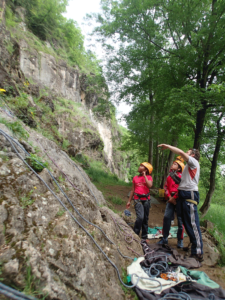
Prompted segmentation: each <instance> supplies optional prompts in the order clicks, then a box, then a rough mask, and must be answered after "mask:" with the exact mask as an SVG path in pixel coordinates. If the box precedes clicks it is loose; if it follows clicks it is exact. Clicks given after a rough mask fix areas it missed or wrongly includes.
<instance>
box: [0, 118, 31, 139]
mask: <svg viewBox="0 0 225 300" xmlns="http://www.w3.org/2000/svg"><path fill="white" fill-rule="evenodd" d="M0 123H2V124H5V126H6V127H7V128H9V129H10V130H11V131H12V132H13V133H14V134H15V135H16V136H18V137H21V138H28V137H29V134H28V132H27V131H26V130H25V129H24V128H23V126H22V125H21V124H20V122H18V121H16V122H9V121H7V120H5V119H3V118H1V117H0Z"/></svg>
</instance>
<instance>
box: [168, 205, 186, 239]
mask: <svg viewBox="0 0 225 300" xmlns="http://www.w3.org/2000/svg"><path fill="white" fill-rule="evenodd" d="M175 209H176V211H177V223H178V231H177V239H178V240H183V238H184V226H183V222H182V210H181V201H179V200H178V201H177V204H176V205H174V204H172V203H169V202H167V204H166V210H165V214H164V218H163V238H164V239H167V238H168V236H169V232H170V227H171V221H172V220H173V219H174V212H175Z"/></svg>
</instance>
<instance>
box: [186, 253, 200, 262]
mask: <svg viewBox="0 0 225 300" xmlns="http://www.w3.org/2000/svg"><path fill="white" fill-rule="evenodd" d="M189 257H190V258H195V259H196V260H197V261H199V262H202V261H203V260H204V257H203V255H202V254H191V255H190V256H189Z"/></svg>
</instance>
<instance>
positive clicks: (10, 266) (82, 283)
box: [0, 125, 141, 300]
mask: <svg viewBox="0 0 225 300" xmlns="http://www.w3.org/2000/svg"><path fill="white" fill-rule="evenodd" d="M0 129H5V128H4V126H3V125H0ZM8 133H9V132H8ZM28 142H29V145H30V144H31V145H32V149H37V147H38V148H39V155H40V156H41V157H42V159H44V160H45V161H46V160H47V161H48V163H49V167H50V168H51V173H52V174H53V176H54V178H56V179H57V180H58V183H59V186H60V187H61V188H62V189H63V191H64V192H65V193H66V195H67V197H68V198H69V200H70V203H69V202H68V201H67V199H66V197H65V196H64V194H63V192H62V191H60V189H59V188H58V187H57V186H56V184H55V183H54V180H53V178H52V177H51V176H50V174H49V172H48V171H47V169H43V170H42V171H41V172H39V173H38V175H39V178H38V177H37V176H36V175H35V174H34V173H33V172H32V171H31V170H29V169H28V167H27V166H25V165H24V162H23V161H22V160H21V159H20V158H19V157H18V156H16V157H12V158H10V157H8V158H7V159H5V157H7V154H8V153H12V151H13V149H12V147H11V146H10V143H9V142H8V141H7V139H6V138H5V137H2V135H0V151H1V152H0V156H1V157H3V158H2V159H1V160H0V170H4V172H3V173H2V174H0V191H1V193H0V228H2V229H3V230H2V231H1V232H2V234H1V235H0V261H1V262H2V270H3V273H2V274H3V276H4V278H7V279H5V281H4V282H5V283H6V284H13V285H15V286H17V287H18V288H21V289H23V287H24V284H25V282H26V276H27V275H26V274H27V268H30V271H31V272H32V276H33V278H34V279H33V285H34V286H35V288H36V289H37V290H38V291H41V292H42V293H43V295H46V294H48V299H52V300H53V299H58V300H72V299H73V300H74V299H88V300H92V299H93V300H94V299H96V300H103V299H104V300H105V299H113V300H114V299H118V300H120V299H121V300H122V299H126V296H125V294H124V292H123V290H122V288H121V285H120V282H119V280H118V276H117V273H116V270H115V269H114V267H113V266H112V265H111V264H110V263H109V261H108V260H107V259H106V258H105V256H104V254H103V253H102V252H101V251H100V250H99V248H98V247H97V246H96V245H95V244H94V242H93V239H94V240H95V241H96V242H97V243H98V245H99V246H100V247H101V249H102V251H104V253H105V255H107V257H108V258H109V259H110V260H111V261H112V262H113V263H114V264H115V265H116V266H117V267H118V270H119V272H120V274H121V273H122V268H124V269H125V268H126V266H127V265H128V264H130V260H127V259H124V258H123V257H122V256H121V255H120V254H119V252H118V250H117V247H119V249H120V251H121V252H122V253H123V255H126V256H131V257H132V256H133V254H132V252H131V251H130V250H127V244H126V242H125V240H124V238H123V237H122V236H120V234H119V233H118V232H117V231H116V227H115V224H114V221H113V218H116V219H118V220H119V222H122V223H123V224H124V225H126V223H125V222H124V221H123V220H122V219H121V218H120V217H119V216H118V215H116V214H115V213H114V212H112V211H111V210H110V209H109V208H107V207H106V206H105V205H106V202H105V199H104V197H103V196H102V193H101V192H100V191H98V190H97V188H96V187H95V186H94V185H93V184H92V183H91V181H90V179H89V178H88V176H87V174H86V173H85V172H84V171H83V170H82V168H81V167H80V166H77V167H79V170H78V168H76V167H75V165H74V162H73V161H72V160H71V159H70V158H69V157H68V156H67V154H66V153H65V152H63V151H61V150H60V149H59V148H58V146H57V145H56V144H55V143H54V142H52V141H50V140H48V139H47V138H45V137H43V136H41V135H40V134H37V133H36V132H35V131H34V130H30V135H29V139H28V141H27V143H28ZM23 144H24V143H23ZM40 145H41V146H40ZM6 148H7V151H6ZM14 152H15V151H14ZM20 153H21V151H20ZM3 154H4V155H3ZM42 180H43V181H44V182H45V183H46V185H47V186H48V187H47V186H46V185H45V184H44V183H43V182H42ZM49 189H50V190H49ZM90 189H91V190H90ZM56 197H57V198H58V199H57V198H56ZM96 200H97V201H96ZM59 201H61V203H60V202H59ZM97 202H98V203H97ZM62 204H63V205H64V207H63V206H62ZM74 208H75V209H76V211H75V210H74ZM81 216H83V217H84V218H85V219H86V220H87V221H85V220H84V219H82V217H81ZM78 222H79V223H78ZM95 226H99V227H100V228H101V230H102V231H103V232H104V233H105V234H106V235H107V237H108V238H106V237H105V235H104V234H103V233H102V231H101V230H99V229H98V228H97V227H95ZM84 229H85V230H86V231H87V232H89V235H88V234H87V233H86V232H85V231H84ZM129 230H130V233H131V232H132V229H131V228H130V229H128V231H129ZM136 238H137V239H138V237H136ZM108 239H110V241H111V242H110V241H109V240H108ZM112 242H113V244H112ZM129 247H132V248H133V249H134V251H136V252H139V253H141V246H140V244H138V243H137V242H135V241H133V242H132V244H131V245H130V244H129Z"/></svg>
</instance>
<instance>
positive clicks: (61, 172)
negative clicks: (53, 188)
mask: <svg viewBox="0 0 225 300" xmlns="http://www.w3.org/2000/svg"><path fill="white" fill-rule="evenodd" d="M36 141H37V142H38V144H39V145H40V146H41V148H42V149H43V151H44V153H45V154H46V155H47V157H48V158H49V159H50V160H51V161H52V162H53V164H54V165H55V166H56V167H57V168H58V169H59V170H60V172H61V173H62V174H63V175H64V176H65V177H66V179H67V180H68V181H69V183H70V184H71V186H72V187H73V188H74V189H76V190H78V191H79V192H81V190H79V189H78V188H77V187H76V186H75V185H74V184H73V183H72V182H71V180H70V179H69V177H68V176H67V175H66V173H65V172H63V171H62V170H61V169H60V168H59V166H58V165H57V163H56V162H55V161H54V159H53V158H51V157H50V156H49V155H48V152H47V151H46V150H45V149H44V147H43V146H42V145H41V143H40V142H39V139H36Z"/></svg>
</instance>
